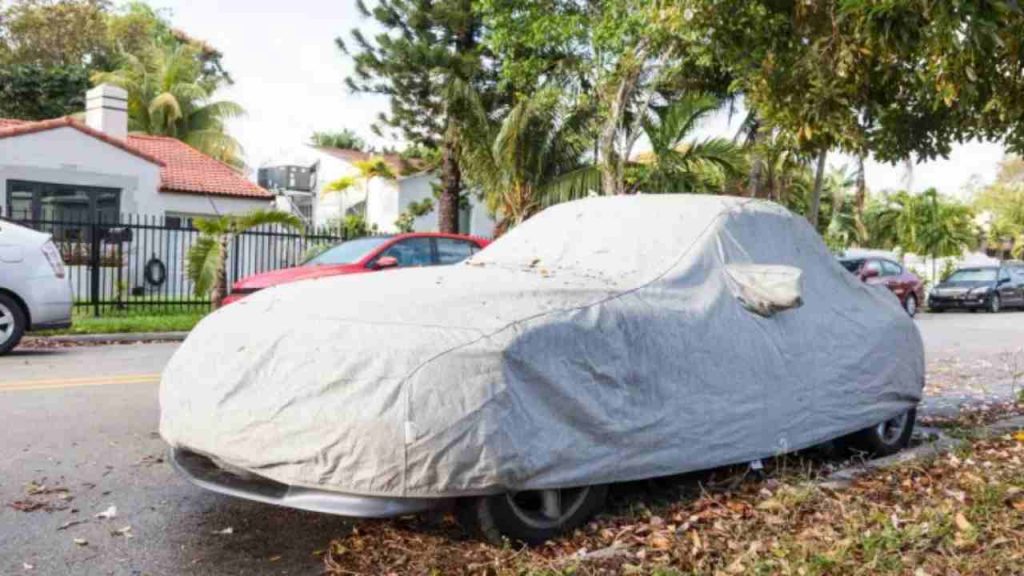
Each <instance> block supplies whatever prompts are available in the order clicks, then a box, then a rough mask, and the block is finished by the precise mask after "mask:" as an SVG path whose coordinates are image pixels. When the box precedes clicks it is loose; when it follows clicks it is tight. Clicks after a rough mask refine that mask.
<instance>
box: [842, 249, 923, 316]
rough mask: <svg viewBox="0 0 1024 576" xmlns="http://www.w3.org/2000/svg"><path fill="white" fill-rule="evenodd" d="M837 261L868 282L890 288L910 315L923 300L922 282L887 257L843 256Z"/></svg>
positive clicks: (912, 314) (914, 312)
mask: <svg viewBox="0 0 1024 576" xmlns="http://www.w3.org/2000/svg"><path fill="white" fill-rule="evenodd" d="M839 263H840V264H842V265H843V267H844V268H846V269H847V270H849V271H850V272H851V273H853V274H856V275H857V276H858V277H859V278H860V279H861V280H863V281H865V282H867V283H868V284H883V285H885V287H886V288H888V289H889V290H892V293H893V294H895V295H896V297H897V298H899V299H900V303H901V304H903V309H904V310H906V311H907V314H910V316H911V317H913V316H914V315H915V314H917V308H918V306H919V305H920V304H921V302H924V283H923V282H921V279H920V278H918V277H917V275H916V274H912V273H910V272H907V270H906V269H905V268H904V267H903V266H900V265H899V264H897V263H895V262H893V261H892V260H889V259H888V258H878V257H875V256H868V257H863V258H844V259H841V260H840V261H839Z"/></svg>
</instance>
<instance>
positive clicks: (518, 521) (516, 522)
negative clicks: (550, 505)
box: [456, 486, 608, 545]
mask: <svg viewBox="0 0 1024 576" xmlns="http://www.w3.org/2000/svg"><path fill="white" fill-rule="evenodd" d="M544 492H548V493H551V492H557V493H559V499H560V502H564V501H568V506H569V510H565V511H564V513H563V514H561V515H559V516H557V517H555V518H553V517H550V516H543V512H541V511H533V510H532V508H533V507H532V505H531V504H532V503H531V502H530V500H534V501H536V503H538V504H540V500H541V499H542V494H541V491H531V492H520V493H518V494H513V493H511V492H509V493H506V494H496V495H494V496H482V497H479V498H465V499H463V500H460V501H459V502H458V504H457V508H456V515H457V517H458V519H459V523H460V524H461V525H462V527H463V529H464V530H466V532H468V533H469V534H471V535H473V536H475V537H478V538H482V539H484V540H486V541H488V542H490V543H492V544H495V545H501V544H502V542H503V541H504V539H506V538H507V539H509V540H512V541H518V542H523V543H526V544H530V545H536V544H543V543H544V542H546V541H548V540H550V539H552V538H555V537H557V536H559V535H561V534H564V533H566V532H569V531H571V530H573V529H575V528H578V527H580V526H581V525H583V524H584V523H585V522H586V521H587V520H589V519H590V518H591V517H592V516H593V515H594V514H596V513H597V512H599V511H600V510H601V508H602V507H603V506H604V500H605V497H606V496H607V494H608V487H607V486H584V487H582V488H569V489H564V490H548V491H544ZM562 498H564V500H563V499H562ZM540 507H543V504H540Z"/></svg>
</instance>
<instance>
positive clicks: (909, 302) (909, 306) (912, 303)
mask: <svg viewBox="0 0 1024 576" xmlns="http://www.w3.org/2000/svg"><path fill="white" fill-rule="evenodd" d="M903 309H904V310H906V311H907V314H908V315H910V317H911V318H913V317H914V316H916V315H917V296H914V295H913V294H911V295H909V296H907V299H906V300H904V301H903Z"/></svg>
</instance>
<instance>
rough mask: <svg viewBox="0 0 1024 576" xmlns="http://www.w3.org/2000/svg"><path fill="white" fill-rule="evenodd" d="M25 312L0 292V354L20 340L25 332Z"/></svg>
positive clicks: (7, 350)
mask: <svg viewBox="0 0 1024 576" xmlns="http://www.w3.org/2000/svg"><path fill="white" fill-rule="evenodd" d="M26 324H27V321H26V319H25V312H24V311H22V309H21V305H20V304H18V303H17V302H15V300H14V299H13V298H11V297H10V296H7V295H6V294H0V354H6V353H8V352H10V351H11V350H13V349H14V347H15V346H17V345H18V342H21V337H22V335H24V334H25V325H26Z"/></svg>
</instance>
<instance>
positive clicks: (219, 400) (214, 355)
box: [160, 194, 924, 497]
mask: <svg viewBox="0 0 1024 576" xmlns="http://www.w3.org/2000/svg"><path fill="white" fill-rule="evenodd" d="M923 379H924V359H923V349H922V344H921V338H920V335H919V333H918V331H917V328H916V326H915V325H914V322H913V321H912V320H911V319H910V318H909V317H907V315H906V313H904V311H903V310H902V309H901V308H900V306H899V303H898V302H897V300H896V298H894V297H893V296H892V294H890V293H889V292H888V291H886V290H885V289H882V288H878V287H872V286H868V285H866V284H864V283H862V282H860V281H859V280H858V279H857V278H855V277H854V276H853V275H851V274H849V273H848V272H846V271H845V270H843V269H842V268H841V266H840V265H839V264H838V263H837V262H836V261H835V259H834V258H833V257H832V255H830V254H829V252H828V250H827V249H826V247H825V245H824V244H823V243H822V241H821V239H820V237H819V236H818V234H817V233H815V231H814V230H813V229H812V228H811V227H810V226H809V225H808V224H807V222H806V221H805V220H804V219H803V218H801V217H799V216H796V215H793V214H791V213H790V212H788V211H787V210H786V209H784V208H782V207H780V206H777V205H775V204H772V203H769V202H764V201H757V200H749V199H740V198H731V197H719V196H701V195H693V196H691V195H675V194H673V195H651V196H623V197H599V198H590V199H586V200H581V201H577V202H571V203H567V204H562V205H559V206H555V207H553V208H549V209H547V210H545V211H544V212H543V213H541V214H539V215H537V216H536V217H534V218H532V219H531V220H529V221H527V222H526V223H524V224H522V225H521V226H519V227H517V228H515V229H514V230H512V231H511V232H509V233H508V234H506V235H505V236H503V237H502V238H500V239H499V240H497V241H496V242H494V243H493V244H492V245H491V246H489V247H488V248H487V249H485V250H483V251H481V252H480V253H478V254H476V255H475V256H474V257H472V258H471V259H469V260H467V261H466V262H464V263H462V264H458V265H454V266H447V267H434V268H416V269H401V270H389V271H382V272H377V273H372V274H359V275H350V276H337V277H331V278H324V279H317V280H309V281H303V282H297V283H294V284H289V285H284V286H279V287H276V288H272V289H268V290H265V291H262V292H259V293H256V294H254V295H252V296H249V297H247V298H245V299H244V300H241V301H240V302H238V303H236V304H232V305H230V306H227V307H225V308H222V309H220V310H218V311H217V312H215V313H213V314H211V315H210V316H209V317H207V318H206V319H204V320H203V321H202V322H201V323H200V324H199V325H198V326H197V327H196V329H195V330H194V331H193V332H192V333H191V335H190V336H189V337H188V339H187V340H186V341H185V343H184V344H183V345H182V346H181V348H180V349H179V350H178V352H177V353H176V354H175V356H174V358H173V359H172V360H171V362H170V363H169V364H168V366H167V368H166V370H165V372H164V374H163V380H162V383H161V388H160V404H161V421H160V432H161V434H162V435H163V437H164V438H165V439H166V440H167V441H168V442H169V443H170V444H171V445H173V446H176V447H187V448H188V449H191V450H193V451H196V452H198V453H202V454H206V455H210V456H213V457H215V458H216V459H218V460H219V461H221V462H224V463H226V464H229V465H231V466H233V467H237V468H242V469H245V470H249V471H251V472H253V473H255V474H258V475H262V476H264V477H267V478H271V479H274V480H277V481H280V482H283V483H286V484H291V485H298V486H305V487H311V488H319V489H326V490H332V491H339V492H345V493H352V494H364V495H377V496H395V497H447V496H459V495H472V494H487V493H495V492H500V491H504V490H509V489H512V490H524V489H541V488H553V487H569V486H578V485H585V484H601V483H608V482H617V481H626V480H634V479H640V478H647V477H654V476H662V475H669V474H675V473H681V472H685V471H690V470H696V469H703V468H709V467H714V466H719V465H725V464H730V463H736V462H743V461H748V460H752V459H757V458H764V457H769V456H773V455H777V454H780V453H784V452H788V451H791V450H795V449H799V448H804V447H807V446H811V445H813V444H816V443H819V442H822V441H825V440H828V439H831V438H834V437H837V436H840V435H843V434H846V433H849V432H853V431H856V430H859V429H862V428H865V427H868V426H872V425H874V424H877V423H879V422H882V421H884V420H886V419H889V418H892V417H894V416H896V415H898V414H901V413H902V412H904V411H906V410H907V409H909V408H913V407H914V406H915V405H916V403H917V402H918V401H919V399H920V397H921V389H922V385H923Z"/></svg>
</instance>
